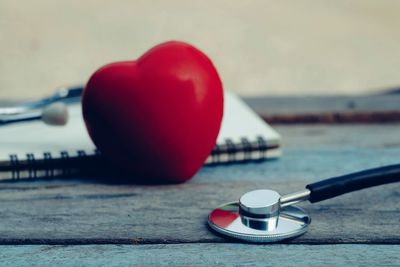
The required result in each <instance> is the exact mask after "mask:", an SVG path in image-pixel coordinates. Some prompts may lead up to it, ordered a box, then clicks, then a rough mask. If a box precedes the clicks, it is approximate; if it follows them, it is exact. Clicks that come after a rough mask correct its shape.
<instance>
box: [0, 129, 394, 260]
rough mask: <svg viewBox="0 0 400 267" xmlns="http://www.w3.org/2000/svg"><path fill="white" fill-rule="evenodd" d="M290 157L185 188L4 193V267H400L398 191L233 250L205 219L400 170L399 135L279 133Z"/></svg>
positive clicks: (87, 186) (379, 192) (228, 169)
mask: <svg viewBox="0 0 400 267" xmlns="http://www.w3.org/2000/svg"><path fill="white" fill-rule="evenodd" d="M275 127H276V129H277V130H278V131H279V132H280V133H281V134H282V136H283V141H284V143H283V149H284V154H283V156H282V158H281V159H279V160H271V161H266V162H262V163H249V164H239V165H225V166H215V167H204V168H203V169H202V170H201V171H200V172H199V173H198V174H197V175H196V176H195V177H194V178H193V179H192V180H191V181H189V182H187V183H184V184H179V185H162V186H144V185H121V184H119V185H115V184H114V185H113V184H105V183H101V182H97V181H87V180H82V179H79V178H77V179H70V180H52V181H35V182H18V183H1V184H0V203H1V205H0V218H1V220H0V244H1V248H0V265H2V264H5V263H7V264H8V265H12V264H13V265H29V266H34V265H36V266H57V265H59V264H66V265H70V266H79V265H94V266H98V265H104V266H117V265H136V264H139V265H157V266H158V265H168V264H171V265H261V266H265V265H292V266H302V265H309V266H326V265H332V266H349V265H400V246H399V243H400V224H399V222H400V204H399V203H400V184H389V185H384V186H380V187H376V188H372V189H368V190H362V191H358V192H354V193H351V194H347V195H343V196H341V197H338V198H335V199H331V200H326V201H324V202H321V203H316V204H313V205H311V204H309V203H304V204H302V205H301V206H303V207H304V208H306V209H307V210H308V211H309V212H310V214H311V216H312V219H313V221H312V223H311V226H310V228H309V231H308V232H307V233H306V234H304V235H303V236H301V237H299V238H297V239H293V240H291V241H287V242H284V243H280V244H270V245H253V244H243V243H236V242H234V241H232V240H227V239H224V238H222V237H220V236H217V235H215V234H214V233H212V232H211V231H210V230H209V229H208V227H207V225H206V219H207V214H208V213H209V212H210V211H211V209H213V208H214V207H216V206H217V205H219V204H221V203H224V202H228V201H232V200H235V199H238V198H239V197H240V195H241V194H242V193H244V192H246V191H248V190H252V189H258V188H271V189H276V190H278V191H279V192H280V193H282V194H284V193H289V192H291V191H294V190H298V189H302V188H303V187H304V186H305V185H306V184H307V183H310V182H313V181H316V180H319V179H323V178H328V177H331V176H335V175H341V174H345V173H348V172H352V171H358V170H361V169H365V168H372V167H377V166H381V165H385V164H394V163H398V162H399V160H400V138H399V137H400V124H365V125H364V124H349V125H324V124H318V125H304V124H296V125H295V126H293V125H275Z"/></svg>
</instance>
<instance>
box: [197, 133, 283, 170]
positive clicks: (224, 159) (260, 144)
mask: <svg viewBox="0 0 400 267" xmlns="http://www.w3.org/2000/svg"><path fill="white" fill-rule="evenodd" d="M274 148H278V146H277V145H268V144H267V141H266V139H265V138H263V137H262V136H257V138H256V140H255V141H251V140H249V139H248V138H246V137H242V138H241V139H240V142H234V141H233V140H232V139H230V138H227V139H225V140H224V142H223V143H220V144H217V145H216V146H215V147H214V149H213V150H212V151H211V155H210V156H209V157H208V158H207V160H206V162H205V165H217V164H230V163H239V162H243V163H244V162H249V161H262V160H264V159H266V158H267V152H268V150H271V149H274Z"/></svg>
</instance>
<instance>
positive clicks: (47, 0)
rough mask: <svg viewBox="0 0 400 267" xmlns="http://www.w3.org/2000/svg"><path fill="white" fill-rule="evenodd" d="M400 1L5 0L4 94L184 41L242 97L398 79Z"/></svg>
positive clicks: (0, 54) (48, 85)
mask: <svg viewBox="0 0 400 267" xmlns="http://www.w3.org/2000/svg"><path fill="white" fill-rule="evenodd" d="M399 11H400V1H397V0H379V1H377V0H336V1H318V0H292V1H289V0H283V1H266V0H254V1H251V0H248V1H247V0H212V1H211V0H207V1H206V0H202V1H184V0H169V1H148V0H146V1H144V0H143V1H141V0H131V1H128V0H114V1H106V0H85V1H83V0H69V1H54V0H37V1H21V0H19V1H16V0H0V44H1V49H0V98H1V99H17V98H31V97H40V96H42V95H45V94H46V95H47V94H50V93H52V92H53V91H54V88H56V87H58V86H62V85H71V84H72V85H74V84H80V83H85V82H86V81H87V79H88V77H89V76H90V75H91V73H92V72H93V71H95V70H96V69H97V68H98V67H100V66H101V65H104V64H106V63H109V62H113V61H118V60H128V59H135V58H137V57H138V56H140V55H141V54H142V53H143V52H145V51H146V50H147V49H149V48H150V47H152V46H153V45H155V44H157V43H160V42H163V41H167V40H172V39H176V40H183V41H187V42H189V43H192V44H193V45H195V46H197V47H198V48H200V49H201V50H203V51H204V52H205V53H206V54H208V55H209V56H210V57H211V58H212V60H213V61H214V63H215V65H216V67H217V69H218V70H219V73H220V75H221V77H222V80H223V83H224V86H225V89H228V90H232V91H235V92H237V93H238V94H240V95H242V96H268V95H274V96H277V95H285V96H288V95H290V96H303V95H324V96H326V95H356V94H366V93H376V92H381V91H383V90H386V89H387V88H396V87H397V86H398V85H400V75H399V70H400V56H399V55H400V30H399V27H400V16H399Z"/></svg>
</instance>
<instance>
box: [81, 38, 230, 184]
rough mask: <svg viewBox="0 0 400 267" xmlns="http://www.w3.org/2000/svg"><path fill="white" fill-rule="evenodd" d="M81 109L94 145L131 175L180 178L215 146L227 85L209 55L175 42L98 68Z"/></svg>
mask: <svg viewBox="0 0 400 267" xmlns="http://www.w3.org/2000/svg"><path fill="white" fill-rule="evenodd" d="M82 109H83V117H84V120H85V123H86V127H87V129H88V132H89V135H90V137H91V138H92V140H93V142H94V143H95V145H96V146H97V147H98V149H99V150H100V151H101V152H102V153H103V154H104V155H105V156H106V157H108V158H109V159H110V161H111V162H112V163H113V165H115V166H116V167H117V168H119V169H122V170H124V171H126V172H127V173H129V176H130V177H132V179H135V180H139V181H142V182H150V181H154V180H156V181H162V182H165V181H167V182H183V181H186V180H189V179H190V178H191V177H193V176H194V174H195V173H196V172H197V171H198V170H199V169H200V168H201V166H202V165H203V163H204V161H205V160H206V158H207V157H208V155H209V154H210V152H211V150H212V149H213V147H214V146H215V143H216V139H217V136H218V132H219V129H220V127H221V121H222V115H223V89H222V82H221V79H220V77H219V75H218V73H217V70H216V69H215V67H214V65H213V63H212V62H211V60H210V59H209V58H208V57H207V56H206V55H205V54H204V53H202V52H201V51H200V50H198V49H196V48H195V47H193V46H191V45H189V44H187V43H183V42H178V41H170V42H166V43H162V44H159V45H157V46H155V47H153V48H152V49H150V50H149V51H147V52H146V53H145V54H144V55H142V56H141V57H140V58H139V59H137V60H131V61H123V62H115V63H111V64H108V65H105V66H103V67H101V68H100V69H98V70H97V71H96V72H95V73H94V74H93V75H92V76H91V77H90V79H89V81H88V83H87V85H86V88H85V91H84V94H83V99H82Z"/></svg>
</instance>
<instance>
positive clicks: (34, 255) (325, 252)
mask: <svg viewBox="0 0 400 267" xmlns="http://www.w3.org/2000/svg"><path fill="white" fill-rule="evenodd" d="M399 254H400V246H399V245H321V246H312V245H292V246H289V245H257V246H251V245H247V244H209V243H206V244H170V245H141V246H132V245H88V246H1V247H0V259H1V262H2V264H5V265H13V266H15V265H16V266H136V265H140V266H199V265H200V266H215V265H218V266H239V265H240V266H243V265H246V266H365V265H368V266H395V265H399V264H400V256H399Z"/></svg>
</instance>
